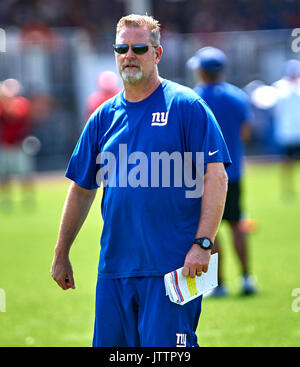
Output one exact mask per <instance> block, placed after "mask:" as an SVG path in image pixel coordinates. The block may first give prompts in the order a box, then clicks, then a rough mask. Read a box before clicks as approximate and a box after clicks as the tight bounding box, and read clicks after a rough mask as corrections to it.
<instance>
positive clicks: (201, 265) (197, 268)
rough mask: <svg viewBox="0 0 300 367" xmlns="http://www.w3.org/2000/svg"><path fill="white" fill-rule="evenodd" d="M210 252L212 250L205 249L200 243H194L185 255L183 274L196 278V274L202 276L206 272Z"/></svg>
mask: <svg viewBox="0 0 300 367" xmlns="http://www.w3.org/2000/svg"><path fill="white" fill-rule="evenodd" d="M210 254H211V250H204V249H202V248H201V247H200V246H199V245H197V244H194V245H193V246H192V247H191V249H190V250H189V252H188V253H187V255H186V257H185V261H184V265H183V270H182V274H183V275H184V276H189V277H190V278H195V276H196V275H197V276H200V275H201V274H202V272H204V273H206V272H207V270H208V264H209V260H210Z"/></svg>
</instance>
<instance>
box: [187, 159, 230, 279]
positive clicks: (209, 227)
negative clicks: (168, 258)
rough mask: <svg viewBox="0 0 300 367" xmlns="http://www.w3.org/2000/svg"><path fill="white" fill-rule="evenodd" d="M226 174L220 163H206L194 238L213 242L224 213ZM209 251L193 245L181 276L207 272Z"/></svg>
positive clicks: (193, 275)
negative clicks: (205, 238)
mask: <svg viewBox="0 0 300 367" xmlns="http://www.w3.org/2000/svg"><path fill="white" fill-rule="evenodd" d="M227 184H228V179H227V174H226V171H225V168H224V164H223V163H221V162H217V163H208V164H207V170H206V174H205V176H204V191H203V196H202V209H201V216H200V220H199V225H198V229H197V232H196V234H195V238H199V237H208V238H209V239H210V240H211V241H212V242H214V240H215V237H216V234H217V231H218V228H219V225H220V222H221V219H222V215H223V211H224V206H225V200H226V194H227ZM210 255H211V250H205V249H202V248H201V247H200V246H199V245H198V244H193V245H192V247H191V249H190V250H189V252H188V253H187V255H186V257H185V262H184V265H183V275H185V276H190V277H191V278H194V277H195V275H196V274H197V275H200V274H201V273H202V271H203V272H205V273H206V272H207V270H208V264H209V260H210Z"/></svg>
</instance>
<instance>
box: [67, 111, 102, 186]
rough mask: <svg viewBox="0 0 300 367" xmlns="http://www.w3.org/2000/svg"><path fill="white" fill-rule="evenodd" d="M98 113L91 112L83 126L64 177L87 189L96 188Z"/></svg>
mask: <svg viewBox="0 0 300 367" xmlns="http://www.w3.org/2000/svg"><path fill="white" fill-rule="evenodd" d="M98 126H99V123H98V114H93V115H92V116H91V117H90V119H89V120H88V122H87V123H86V125H85V128H84V130H83V132H82V134H81V136H80V138H79V140H78V142H77V144H76V146H75V149H74V151H73V154H72V156H71V159H70V161H69V164H68V167H67V170H66V174H65V175H66V177H68V178H69V179H71V180H72V181H74V182H76V183H77V185H79V186H81V187H83V188H85V189H88V190H92V189H96V188H98V187H99V185H98V184H97V182H96V175H97V169H98V168H97V167H98V166H97V163H96V161H97V156H98V154H99V149H98V144H97V142H98V140H99V137H98V130H99V128H98Z"/></svg>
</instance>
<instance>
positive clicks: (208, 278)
mask: <svg viewBox="0 0 300 367" xmlns="http://www.w3.org/2000/svg"><path fill="white" fill-rule="evenodd" d="M182 269H183V268H179V269H177V270H174V271H172V272H171V273H168V274H165V276H164V281H165V287H166V295H167V296H169V298H170V301H171V302H174V303H177V304H179V305H181V306H182V305H184V304H185V303H187V302H189V301H191V300H193V299H195V298H197V297H199V296H201V295H202V294H204V293H206V292H208V291H209V290H211V289H213V288H215V287H216V286H217V285H218V254H217V253H216V254H213V255H211V257H210V261H209V265H208V271H207V272H206V273H202V275H201V276H199V277H198V276H196V277H195V278H190V277H185V276H184V275H182Z"/></svg>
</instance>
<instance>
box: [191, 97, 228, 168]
mask: <svg viewBox="0 0 300 367" xmlns="http://www.w3.org/2000/svg"><path fill="white" fill-rule="evenodd" d="M191 107H192V111H191V115H190V122H189V125H190V126H189V131H188V148H189V149H190V151H192V152H203V154H204V164H205V165H206V164H207V163H215V162H222V163H224V166H225V167H228V166H229V165H230V164H231V158H230V155H229V152H228V149H227V146H226V143H225V140H224V137H223V134H222V132H221V129H220V127H219V124H218V123H217V121H216V118H215V116H214V114H213V113H212V111H211V110H210V108H209V107H208V106H207V104H206V103H205V102H204V101H203V100H202V99H199V100H196V101H195V102H194V103H193V104H192V106H191Z"/></svg>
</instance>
